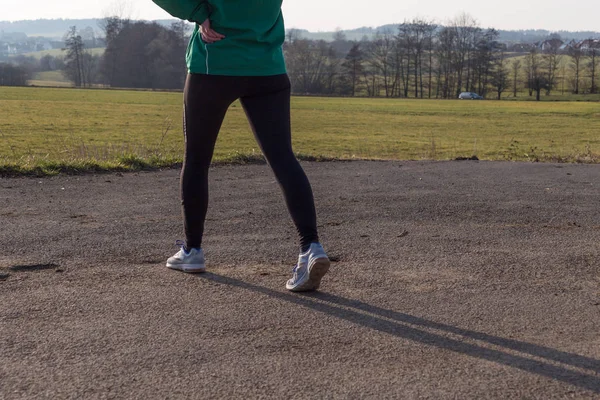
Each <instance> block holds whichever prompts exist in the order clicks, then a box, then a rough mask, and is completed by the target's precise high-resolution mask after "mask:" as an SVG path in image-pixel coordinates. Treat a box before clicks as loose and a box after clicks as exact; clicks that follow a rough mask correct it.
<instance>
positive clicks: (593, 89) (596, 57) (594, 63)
mask: <svg viewBox="0 0 600 400" xmlns="http://www.w3.org/2000/svg"><path fill="white" fill-rule="evenodd" d="M590 42H591V43H592V45H591V46H590V47H589V48H588V49H587V51H586V54H587V58H588V63H587V70H588V72H589V74H590V81H591V85H590V93H597V92H598V84H597V74H598V69H599V67H598V62H599V61H600V45H599V47H596V46H595V44H596V43H595V42H592V41H591V39H590Z"/></svg>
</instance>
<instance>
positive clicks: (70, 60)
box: [63, 26, 87, 87]
mask: <svg viewBox="0 0 600 400" xmlns="http://www.w3.org/2000/svg"><path fill="white" fill-rule="evenodd" d="M64 40H65V48H64V49H63V51H66V52H67V53H66V55H65V69H64V70H63V74H64V75H65V77H66V78H67V79H69V80H70V81H72V82H73V83H74V84H75V86H77V87H80V86H85V85H86V83H87V82H86V75H85V72H86V68H85V67H84V53H85V51H84V45H83V40H82V39H81V36H80V35H79V33H78V32H77V27H76V26H72V27H71V28H69V31H68V32H67V33H66V34H65V39H64Z"/></svg>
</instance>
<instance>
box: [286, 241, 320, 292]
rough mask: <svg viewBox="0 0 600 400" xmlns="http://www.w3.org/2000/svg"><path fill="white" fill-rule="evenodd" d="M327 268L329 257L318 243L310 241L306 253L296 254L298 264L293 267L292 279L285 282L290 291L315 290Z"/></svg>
mask: <svg viewBox="0 0 600 400" xmlns="http://www.w3.org/2000/svg"><path fill="white" fill-rule="evenodd" d="M328 270H329V258H328V257H327V254H326V253H325V250H323V246H321V244H320V243H312V244H311V245H310V247H309V249H308V251H307V252H306V253H303V254H300V255H299V256H298V264H296V266H295V267H294V270H293V272H294V275H292V279H290V280H288V281H287V283H286V284H285V288H286V289H287V290H291V291H292V292H306V291H309V290H316V289H318V288H319V285H320V284H321V278H323V275H325V274H326V273H327V271H328Z"/></svg>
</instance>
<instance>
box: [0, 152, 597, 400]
mask: <svg viewBox="0 0 600 400" xmlns="http://www.w3.org/2000/svg"><path fill="white" fill-rule="evenodd" d="M303 166H304V167H305V170H306V172H307V174H308V175H309V178H310V179H311V183H312V185H313V189H314V192H315V198H316V204H317V210H318V215H319V225H320V233H321V238H322V242H323V244H324V246H325V248H326V250H327V251H328V252H329V254H330V256H331V258H332V259H333V260H334V261H335V262H334V263H332V268H331V270H330V273H329V274H328V275H327V276H326V277H325V278H324V280H323V283H322V286H321V290H320V291H319V292H316V293H313V294H304V295H301V294H293V293H289V292H287V291H286V290H285V287H284V285H285V281H286V280H287V279H288V278H289V276H290V273H291V268H292V266H293V264H294V263H295V259H296V257H297V245H296V233H295V231H294V228H293V226H292V224H291V220H290V218H289V216H288V214H287V211H286V209H285V206H284V203H283V198H282V195H281V193H280V191H279V188H278V186H277V184H276V182H275V180H274V178H273V175H272V173H271V172H270V170H269V169H268V167H267V166H264V165H248V166H223V167H216V168H214V169H213V170H212V172H211V207H210V209H209V215H208V221H207V225H206V239H205V243H204V248H205V252H206V256H207V265H208V272H207V273H205V274H200V275H189V274H184V273H181V272H177V271H172V270H169V269H167V268H165V267H164V263H165V260H166V258H167V257H169V256H171V255H172V254H174V253H175V252H176V251H177V250H178V249H177V248H176V247H175V245H174V241H175V240H176V239H180V238H182V224H181V215H180V209H179V200H178V196H179V192H178V184H179V178H178V171H175V170H169V171H162V172H148V173H132V174H123V175H121V174H104V175H84V176H61V177H54V178H46V179H35V178H14V179H0V221H1V226H2V229H1V230H0V244H1V247H0V398H2V399H20V398H23V399H31V398H52V399H57V398H73V399H82V398H86V399H88V398H92V399H93V398H134V399H135V398H143V399H154V398H198V399H208V398H228V399H229V398H251V399H254V398H272V399H281V398H348V399H360V398H372V399H385V398H403V399H413V398H432V399H507V398H514V399H533V398H539V399H554V398H560V399H563V398H576V399H585V398H600V254H599V253H600V207H599V206H600V166H597V165H596V166H593V165H557V164H527V163H508V162H505V163H502V162H498V163H497V162H477V161H460V162H337V163H303Z"/></svg>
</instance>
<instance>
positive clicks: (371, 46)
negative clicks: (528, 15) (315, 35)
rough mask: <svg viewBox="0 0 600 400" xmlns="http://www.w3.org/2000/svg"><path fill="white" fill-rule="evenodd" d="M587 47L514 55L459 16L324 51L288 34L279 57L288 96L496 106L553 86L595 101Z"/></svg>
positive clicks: (592, 52)
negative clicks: (493, 101) (473, 101)
mask: <svg viewBox="0 0 600 400" xmlns="http://www.w3.org/2000/svg"><path fill="white" fill-rule="evenodd" d="M587 42H589V43H588V45H587V46H586V47H576V46H574V45H572V46H566V47H565V46H563V42H562V41H561V40H559V38H558V37H551V38H550V39H548V40H545V41H542V42H540V43H537V44H528V45H526V46H522V49H521V52H520V53H515V52H514V51H509V49H508V48H507V46H506V44H504V43H501V42H499V41H498V31H497V30H495V29H482V28H481V27H479V26H478V25H477V23H476V22H475V20H474V19H473V18H471V17H470V16H469V15H466V14H463V15H461V16H459V17H457V18H455V19H454V20H453V21H451V22H450V23H449V24H447V25H446V26H439V25H437V24H435V23H433V22H431V21H427V20H424V19H420V18H416V19H413V20H412V21H407V22H405V23H403V24H400V25H399V26H398V27H397V30H396V31H385V32H382V33H379V34H377V36H376V37H375V39H374V40H372V41H366V40H363V41H359V42H357V41H346V40H345V38H344V35H343V34H342V33H340V34H339V35H336V37H335V40H334V41H333V42H331V43H327V42H323V41H311V40H306V39H302V37H301V33H300V32H294V31H290V32H288V37H287V40H286V43H285V47H284V49H285V53H286V57H287V60H286V62H287V65H288V73H289V74H290V78H291V80H292V82H293V91H294V92H295V93H301V94H319V95H343V96H357V95H360V96H369V97H402V98H409V97H411V98H442V99H448V98H456V97H457V96H458V95H459V94H460V93H461V92H464V91H467V92H475V93H478V94H480V95H481V96H484V97H486V96H488V97H490V96H493V97H495V98H498V99H500V98H502V95H503V93H505V92H507V91H510V92H512V94H513V96H515V97H516V96H517V93H518V92H520V91H521V90H523V89H527V90H528V92H529V95H530V96H533V95H534V94H535V95H536V98H537V99H538V100H539V98H540V93H541V92H545V93H546V94H547V95H550V94H551V93H552V92H553V91H556V90H557V89H559V80H560V83H561V85H560V89H561V90H562V91H564V89H565V84H566V86H567V89H568V90H569V91H571V92H572V93H575V94H579V93H598V83H597V82H598V75H599V74H598V70H599V61H600V57H599V55H600V41H598V40H595V41H593V40H588V41H587ZM344 46H345V47H346V48H347V50H345V49H344ZM340 50H342V51H344V52H345V55H343V56H340ZM510 50H513V49H510ZM565 57H566V59H565ZM565 61H567V62H565Z"/></svg>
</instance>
